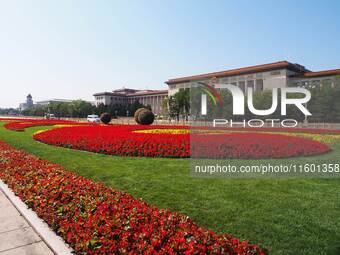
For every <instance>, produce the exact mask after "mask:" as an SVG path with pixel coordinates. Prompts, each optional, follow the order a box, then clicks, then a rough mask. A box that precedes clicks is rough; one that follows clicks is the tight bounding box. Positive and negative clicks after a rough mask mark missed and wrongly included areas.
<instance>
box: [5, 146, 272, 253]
mask: <svg viewBox="0 0 340 255" xmlns="http://www.w3.org/2000/svg"><path fill="white" fill-rule="evenodd" d="M0 169H1V172H0V178H1V179H2V180H3V181H4V182H6V183H7V184H8V185H9V187H10V188H11V189H12V190H13V191H14V192H15V193H16V194H17V195H18V196H19V197H20V198H21V199H22V200H23V201H24V202H25V203H26V204H28V205H29V207H31V208H32V209H33V210H34V211H35V212H36V213H37V214H38V215H39V217H41V218H42V219H44V220H45V221H46V222H47V223H48V224H49V225H50V226H51V227H52V228H53V230H55V231H56V232H57V233H58V234H59V235H60V236H61V237H62V238H64V240H65V241H66V242H67V243H69V244H70V245H71V247H72V248H73V249H74V250H75V252H76V253H77V254H90V255H91V254H235V255H236V254H237V255H243V254H244V255H251V254H262V255H263V254H265V253H266V252H265V251H263V250H261V249H260V248H258V247H257V246H255V245H250V244H248V242H246V241H245V242H241V241H239V240H238V239H236V238H234V237H232V236H230V235H228V234H222V235H217V234H215V233H214V232H212V231H210V230H206V229H204V228H202V227H200V226H198V225H197V224H195V223H194V222H193V221H192V220H191V219H190V218H188V217H187V216H185V215H181V214H177V213H173V212H170V211H169V210H160V209H157V208H156V207H154V206H150V205H148V204H147V203H145V202H143V201H142V200H138V199H135V198H133V197H132V196H130V195H128V194H126V193H123V192H119V191H116V190H113V189H111V188H107V187H105V186H104V185H102V184H99V183H94V182H92V181H90V180H87V179H85V178H84V177H80V176H77V175H75V174H73V173H70V172H67V171H66V170H64V169H63V168H62V167H60V166H58V165H55V164H51V163H49V162H47V161H44V160H40V159H38V158H37V157H35V156H33V155H30V154H28V153H26V152H23V151H18V150H15V149H13V148H12V147H10V146H9V145H7V144H5V143H3V142H0Z"/></svg>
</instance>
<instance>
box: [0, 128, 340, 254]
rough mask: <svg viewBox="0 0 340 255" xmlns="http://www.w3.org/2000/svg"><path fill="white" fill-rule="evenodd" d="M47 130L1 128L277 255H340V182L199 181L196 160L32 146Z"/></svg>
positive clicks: (48, 155) (3, 136)
mask: <svg viewBox="0 0 340 255" xmlns="http://www.w3.org/2000/svg"><path fill="white" fill-rule="evenodd" d="M46 128H48V127H45V129H46ZM41 129H42V128H41V127H36V128H30V129H27V130H26V131H25V132H14V131H9V130H6V129H4V128H3V123H1V122H0V140H3V141H6V142H8V143H10V144H12V145H14V146H15V147H17V148H21V149H24V150H26V151H28V152H30V153H33V154H35V155H37V156H39V157H40V158H43V159H47V160H49V161H52V162H55V163H58V164H60V165H62V166H64V167H65V168H67V169H69V170H71V171H74V172H76V173H78V174H80V175H83V176H85V177H87V178H91V179H93V180H95V181H101V182H104V183H105V184H106V185H108V186H111V187H114V188H116V189H120V190H123V191H127V192H128V193H130V194H132V195H134V196H135V197H141V198H143V199H144V200H146V201H148V202H149V203H151V204H154V205H157V206H158V207H160V208H170V209H171V210H173V211H177V212H181V213H185V214H187V215H189V216H190V217H191V218H193V219H194V220H195V221H196V222H197V223H199V224H201V225H203V226H205V227H207V228H211V229H213V230H215V231H216V232H219V233H220V232H226V233H230V234H233V235H235V236H236V237H238V238H241V239H248V240H250V242H252V243H254V244H258V245H261V246H265V247H268V248H269V250H270V251H271V252H272V253H273V254H284V255H286V254H340V250H338V252H336V251H335V249H336V247H340V180H339V179H305V180H304V179H291V180H282V179H281V180H273V179H267V180H264V179H248V180H239V179H233V180H230V179H200V178H194V177H191V176H190V175H189V161H188V160H184V159H153V158H128V157H125V158H122V157H114V156H106V155H100V154H94V153H89V152H82V151H75V150H70V149H65V148H57V147H53V146H49V145H45V144H41V143H38V142H36V141H34V140H33V139H32V134H33V133H34V132H35V131H37V130H41ZM333 149H334V151H333V152H332V153H330V154H326V155H323V156H318V157H311V158H309V162H313V161H314V162H319V161H321V160H327V159H328V158H331V157H333V158H334V157H337V158H338V159H339V158H340V144H336V145H334V146H333ZM296 160H298V161H301V160H302V159H296ZM289 161H291V160H290V159H287V160H281V161H280V162H289ZM332 250H333V251H332Z"/></svg>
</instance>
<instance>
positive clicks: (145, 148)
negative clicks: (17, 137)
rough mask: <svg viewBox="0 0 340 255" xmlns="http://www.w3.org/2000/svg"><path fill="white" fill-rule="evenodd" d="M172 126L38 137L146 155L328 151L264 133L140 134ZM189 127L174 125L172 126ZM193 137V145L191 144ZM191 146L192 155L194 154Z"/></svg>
mask: <svg viewBox="0 0 340 255" xmlns="http://www.w3.org/2000/svg"><path fill="white" fill-rule="evenodd" d="M161 128H165V129H167V128H169V126H150V127H145V126H136V125H131V126H128V125H115V126H79V127H65V128H58V129H53V130H49V131H46V132H43V133H38V134H35V135H34V139H36V140H38V141H41V142H44V143H47V144H51V145H56V146H62V147H67V148H73V149H78V150H86V151H91V152H96V153H103V154H110V155H120V156H143V157H190V155H191V156H193V157H204V158H249V159H258V158H284V157H293V156H310V155H317V154H321V153H325V152H328V151H329V150H330V148H329V147H328V146H327V145H325V144H323V143H320V142H318V141H313V140H310V139H307V138H302V137H293V136H285V135H276V134H263V133H227V134H192V135H189V134H164V133H159V134H157V133H136V132H133V131H136V130H140V129H161ZM177 128H178V129H183V128H188V127H171V129H177ZM190 139H191V144H190ZM190 145H191V149H192V151H191V154H190Z"/></svg>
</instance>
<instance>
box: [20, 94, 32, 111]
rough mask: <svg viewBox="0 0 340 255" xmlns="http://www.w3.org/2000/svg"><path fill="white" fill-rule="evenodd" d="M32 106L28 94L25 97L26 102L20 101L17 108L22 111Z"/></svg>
mask: <svg viewBox="0 0 340 255" xmlns="http://www.w3.org/2000/svg"><path fill="white" fill-rule="evenodd" d="M33 106H34V104H33V99H32V95H31V94H28V95H27V97H26V102H25V103H21V104H20V105H19V110H20V111H23V110H26V109H29V108H32V107H33Z"/></svg>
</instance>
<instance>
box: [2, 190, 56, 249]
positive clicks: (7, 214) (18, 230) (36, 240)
mask: <svg viewBox="0 0 340 255" xmlns="http://www.w3.org/2000/svg"><path fill="white" fill-rule="evenodd" d="M0 255H53V252H52V251H51V250H50V249H49V248H48V246H47V245H46V244H45V242H44V241H43V240H42V239H41V238H40V236H39V235H38V234H37V233H36V232H35V230H34V229H33V228H32V227H31V226H30V225H29V224H28V222H27V221H26V219H25V218H24V217H23V216H21V215H20V213H19V211H18V210H17V209H16V208H15V207H14V205H13V204H12V203H11V202H10V200H8V198H7V197H6V196H5V194H4V193H3V192H2V190H1V189H0Z"/></svg>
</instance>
